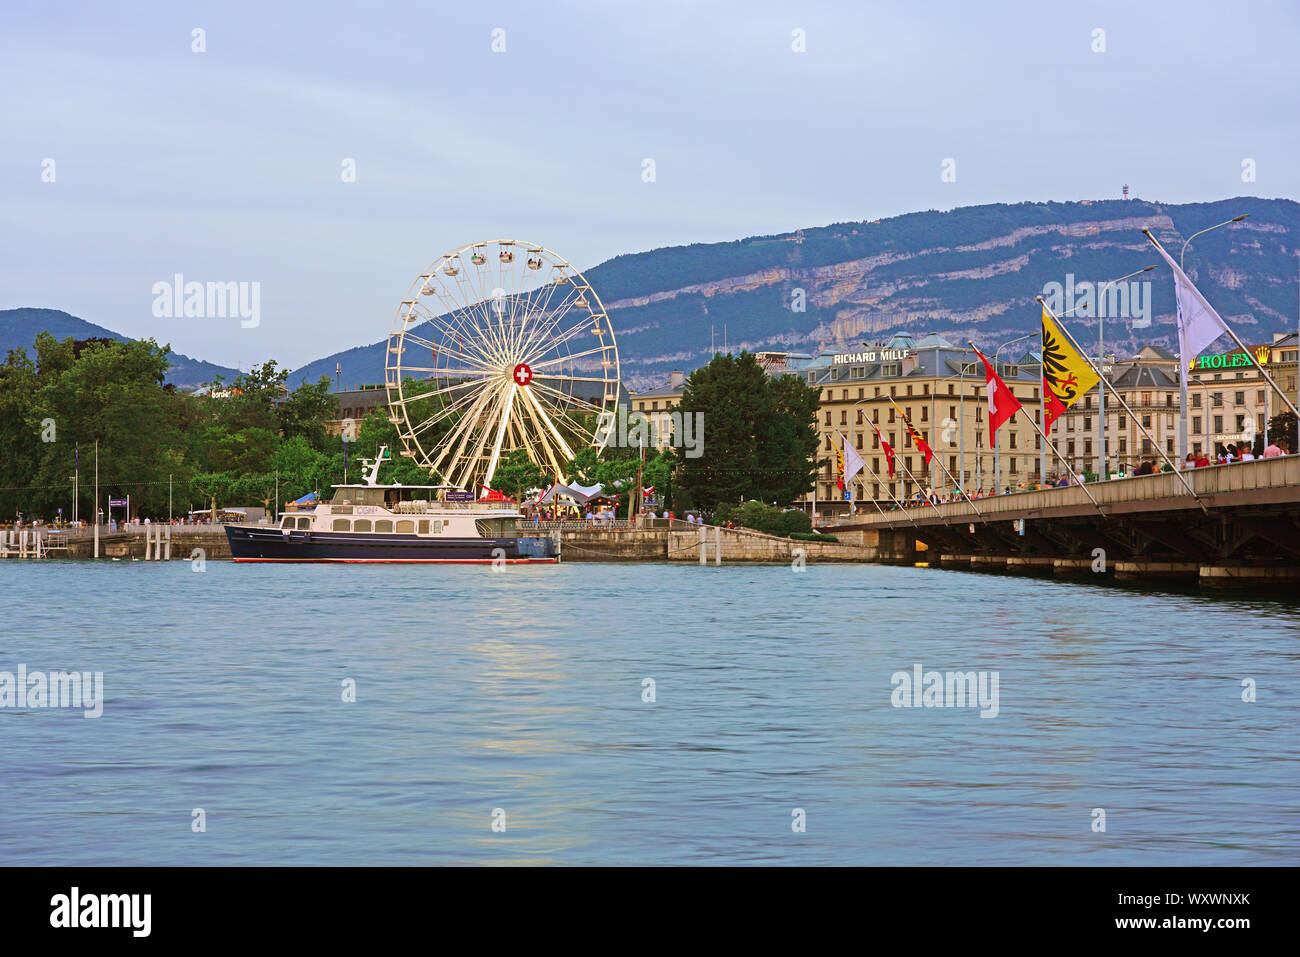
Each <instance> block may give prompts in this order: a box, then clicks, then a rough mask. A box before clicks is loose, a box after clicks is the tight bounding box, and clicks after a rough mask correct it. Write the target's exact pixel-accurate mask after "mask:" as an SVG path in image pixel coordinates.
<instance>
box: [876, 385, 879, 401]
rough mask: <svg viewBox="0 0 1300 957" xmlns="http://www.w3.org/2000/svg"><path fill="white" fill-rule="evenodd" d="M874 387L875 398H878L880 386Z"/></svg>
mask: <svg viewBox="0 0 1300 957" xmlns="http://www.w3.org/2000/svg"><path fill="white" fill-rule="evenodd" d="M875 389H876V394H875V398H877V399H879V398H880V386H876V387H875Z"/></svg>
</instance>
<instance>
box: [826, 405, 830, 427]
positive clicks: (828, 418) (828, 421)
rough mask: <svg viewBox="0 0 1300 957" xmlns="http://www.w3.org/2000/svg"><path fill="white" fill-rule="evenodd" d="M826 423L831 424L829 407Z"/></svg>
mask: <svg viewBox="0 0 1300 957" xmlns="http://www.w3.org/2000/svg"><path fill="white" fill-rule="evenodd" d="M826 424H827V425H830V424H831V410H830V409H827V410H826Z"/></svg>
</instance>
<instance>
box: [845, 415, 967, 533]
mask: <svg viewBox="0 0 1300 957" xmlns="http://www.w3.org/2000/svg"><path fill="white" fill-rule="evenodd" d="M895 408H897V407H895ZM871 427H872V428H873V429H875V430H876V435H877V436H878V437H879V436H880V426H878V425H876V423H874V422H872V423H871ZM882 441H883V439H882ZM894 458H896V459H898V464H899V465H901V466H902V467H903V471H904V472H906V473H907V477H908V478H910V479H911V480H912V481H913V482H916V476H915V475H913V474H912V470H911V469H909V468H908V467H907V462H906V461H904V459H903V456H901V455H899V454H898V453H897V452H895V453H894ZM862 464H863V465H864V466H865V465H866V464H867V463H866V462H865V461H864V462H863V463H862ZM873 474H874V472H873ZM916 484H917V485H920V484H921V483H920V482H916ZM889 495H890V498H893V495H894V493H893V492H890V493H889ZM925 500H926V502H928V503H929V505H930V507H931V508H932V509H934V510H935V511H936V512H939V506H938V505H935V504H934V502H931V501H930V497H929V496H928V495H927V496H926V498H925ZM895 501H897V499H895ZM903 507H904V508H906V506H903ZM939 517H940V518H941V519H943V521H944V524H945V525H951V524H952V522H951V521H949V520H948V516H947V515H944V514H943V512H939ZM913 524H915V523H913Z"/></svg>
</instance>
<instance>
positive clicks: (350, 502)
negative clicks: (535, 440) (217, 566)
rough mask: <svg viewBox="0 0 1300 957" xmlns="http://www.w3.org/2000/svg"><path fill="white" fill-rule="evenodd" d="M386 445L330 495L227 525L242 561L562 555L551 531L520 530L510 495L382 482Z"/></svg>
mask: <svg viewBox="0 0 1300 957" xmlns="http://www.w3.org/2000/svg"><path fill="white" fill-rule="evenodd" d="M387 452H388V449H387V447H386V446H383V447H381V448H380V450H379V455H378V456H377V457H376V458H374V459H363V460H362V464H363V465H364V466H366V467H367V469H368V471H367V472H364V473H363V478H364V483H363V484H361V485H336V486H334V487H333V488H334V495H333V498H331V500H330V501H329V502H322V503H319V504H316V505H315V506H314V507H313V508H311V509H309V510H303V509H299V510H297V511H289V512H285V513H284V514H283V515H282V517H281V518H280V521H279V523H278V524H277V525H227V526H226V539H227V541H229V542H230V556H231V558H232V559H234V560H235V561H236V562H386V563H438V564H493V563H496V564H510V565H518V564H535V563H542V564H544V563H554V562H558V561H559V554H558V551H557V549H556V544H555V542H554V541H553V540H552V539H551V538H550V537H526V536H521V535H519V534H518V523H519V520H520V519H521V518H522V517H523V516H522V515H521V513H520V512H519V510H518V508H517V507H514V506H513V504H512V503H511V502H510V501H509V500H497V501H490V500H482V499H476V498H475V497H474V495H473V493H469V492H464V491H461V490H460V489H458V488H456V487H455V486H451V485H402V484H392V485H381V484H379V482H378V476H379V467H380V465H382V464H383V463H384V462H385V461H388V457H387Z"/></svg>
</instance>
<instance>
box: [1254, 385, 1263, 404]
mask: <svg viewBox="0 0 1300 957" xmlns="http://www.w3.org/2000/svg"><path fill="white" fill-rule="evenodd" d="M1255 401H1256V402H1258V403H1260V404H1261V405H1263V404H1264V390H1263V389H1260V390H1259V391H1258V392H1256V393H1255Z"/></svg>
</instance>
